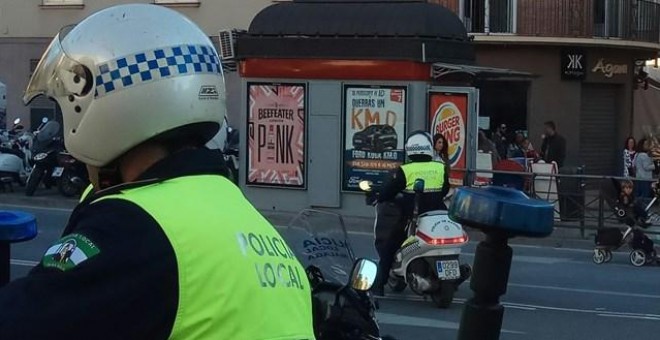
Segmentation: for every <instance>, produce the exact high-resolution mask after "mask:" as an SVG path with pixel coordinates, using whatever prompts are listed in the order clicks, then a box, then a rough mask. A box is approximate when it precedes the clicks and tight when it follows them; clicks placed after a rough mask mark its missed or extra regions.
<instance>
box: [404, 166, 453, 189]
mask: <svg viewBox="0 0 660 340" xmlns="http://www.w3.org/2000/svg"><path fill="white" fill-rule="evenodd" d="M401 170H403V174H404V175H405V176H406V188H405V189H404V192H408V193H413V192H414V190H413V188H414V186H415V180H416V179H418V178H419V179H423V180H424V192H433V191H441V190H442V186H443V185H444V183H445V165H444V164H443V163H440V162H412V163H407V164H404V165H402V166H401Z"/></svg>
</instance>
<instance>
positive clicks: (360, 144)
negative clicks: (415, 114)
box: [342, 86, 406, 191]
mask: <svg viewBox="0 0 660 340" xmlns="http://www.w3.org/2000/svg"><path fill="white" fill-rule="evenodd" d="M344 99H345V102H344V158H343V162H344V166H343V177H342V189H343V190H344V191H359V190H360V189H359V187H358V184H359V183H360V181H362V180H369V181H372V182H373V183H374V184H382V183H383V182H384V181H385V180H386V179H387V177H388V176H389V174H390V172H391V171H392V170H394V169H396V168H397V167H398V166H399V165H401V164H402V163H403V161H404V159H405V152H404V145H405V142H406V140H405V139H406V136H405V132H406V88H405V87H398V86H397V87H369V86H346V87H344Z"/></svg>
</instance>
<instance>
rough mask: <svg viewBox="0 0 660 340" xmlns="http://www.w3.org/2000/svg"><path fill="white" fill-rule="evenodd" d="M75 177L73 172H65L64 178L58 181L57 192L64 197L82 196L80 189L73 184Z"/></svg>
mask: <svg viewBox="0 0 660 340" xmlns="http://www.w3.org/2000/svg"><path fill="white" fill-rule="evenodd" d="M74 176H75V175H74V174H73V173H72V172H71V171H66V170H65V171H64V172H63V173H62V176H61V177H60V178H59V179H58V180H57V190H58V191H59V192H60V194H62V196H64V197H75V196H77V195H78V194H80V189H81V188H80V187H79V186H78V185H77V184H75V183H73V180H72V178H73V177H74Z"/></svg>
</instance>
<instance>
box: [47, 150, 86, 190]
mask: <svg viewBox="0 0 660 340" xmlns="http://www.w3.org/2000/svg"><path fill="white" fill-rule="evenodd" d="M57 163H58V164H57V165H58V166H56V167H55V168H54V169H53V172H52V177H53V178H54V179H55V181H56V182H57V190H58V191H59V192H60V194H62V196H64V197H75V196H78V195H80V194H81V193H82V191H83V190H84V189H85V188H86V187H87V185H88V184H89V179H88V175H87V167H86V166H85V164H84V163H83V162H81V161H79V160H77V159H75V158H73V156H71V154H70V153H68V152H67V151H66V150H64V151H61V152H60V153H59V154H58V155H57Z"/></svg>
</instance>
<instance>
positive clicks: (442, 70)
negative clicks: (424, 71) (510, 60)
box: [431, 63, 537, 80]
mask: <svg viewBox="0 0 660 340" xmlns="http://www.w3.org/2000/svg"><path fill="white" fill-rule="evenodd" d="M452 74H467V75H470V76H472V77H475V78H479V79H491V80H531V79H532V78H536V77H537V76H536V75H533V74H531V73H527V72H522V71H515V70H510V69H505V68H496V67H485V66H474V65H461V64H446V63H434V64H433V65H432V67H431V78H433V79H441V78H443V77H445V76H448V75H452Z"/></svg>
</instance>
